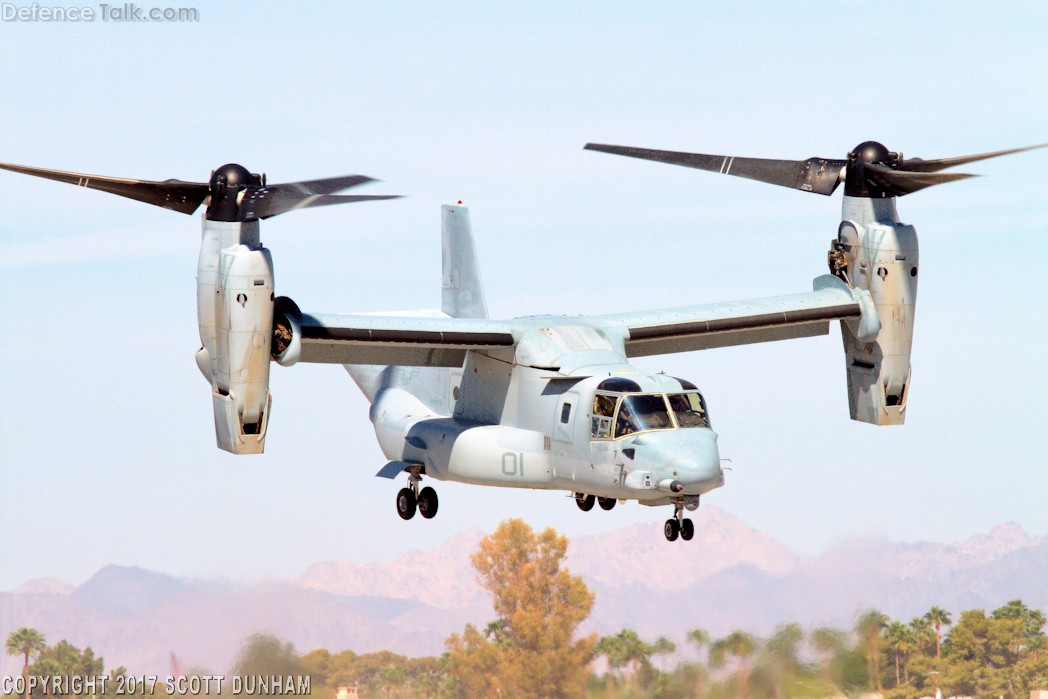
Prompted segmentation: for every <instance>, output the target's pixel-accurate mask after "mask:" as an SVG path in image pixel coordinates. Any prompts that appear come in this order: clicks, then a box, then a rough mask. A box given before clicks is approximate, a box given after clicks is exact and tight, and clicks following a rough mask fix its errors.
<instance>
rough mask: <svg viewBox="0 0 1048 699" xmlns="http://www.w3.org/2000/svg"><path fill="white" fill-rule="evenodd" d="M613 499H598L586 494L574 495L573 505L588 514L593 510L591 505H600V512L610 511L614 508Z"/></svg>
mask: <svg viewBox="0 0 1048 699" xmlns="http://www.w3.org/2000/svg"><path fill="white" fill-rule="evenodd" d="M615 502H616V500H615V498H598V497H595V496H593V495H587V494H586V493H575V504H576V505H578V506H579V509H580V510H582V511H583V512H589V511H590V510H592V509H593V503H597V504H598V505H600V509H602V510H610V509H611V508H613V507H615Z"/></svg>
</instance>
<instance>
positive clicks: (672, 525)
mask: <svg viewBox="0 0 1048 699" xmlns="http://www.w3.org/2000/svg"><path fill="white" fill-rule="evenodd" d="M662 532H663V534H665V535H666V541H676V540H677V536H678V535H679V534H680V525H679V524H677V520H675V519H667V520H666V525H665V526H664V527H663V528H662Z"/></svg>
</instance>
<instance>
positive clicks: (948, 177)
mask: <svg viewBox="0 0 1048 699" xmlns="http://www.w3.org/2000/svg"><path fill="white" fill-rule="evenodd" d="M999 155H1003V153H1001V154H999ZM863 168H864V170H865V174H866V179H867V180H868V181H872V183H873V184H874V185H876V186H877V187H878V188H879V190H881V191H884V192H887V193H889V194H890V195H891V196H895V197H901V196H903V195H906V194H911V193H912V192H916V191H917V190H919V189H924V188H925V187H933V186H935V185H937V184H945V183H946V182H954V181H956V180H963V179H967V178H969V177H976V175H968V174H965V173H963V172H908V171H906V170H893V169H892V168H890V167H888V166H887V165H880V164H876V163H866V164H865V165H863Z"/></svg>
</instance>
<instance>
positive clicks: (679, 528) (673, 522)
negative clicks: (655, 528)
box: [662, 498, 695, 541]
mask: <svg viewBox="0 0 1048 699" xmlns="http://www.w3.org/2000/svg"><path fill="white" fill-rule="evenodd" d="M684 507H685V505H684V499H683V498H680V499H675V500H674V502H673V516H672V517H670V518H669V519H667V520H666V525H665V526H664V527H663V528H662V532H663V533H664V534H665V535H666V540H667V541H676V540H677V537H678V536H679V537H680V538H681V539H683V540H684V541H691V538H692V537H693V536H695V523H694V522H692V521H691V520H690V519H688V518H687V517H685V516H684ZM689 509H694V508H689Z"/></svg>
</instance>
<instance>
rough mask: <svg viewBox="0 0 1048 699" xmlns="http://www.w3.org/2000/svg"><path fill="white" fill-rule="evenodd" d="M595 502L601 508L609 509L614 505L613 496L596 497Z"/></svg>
mask: <svg viewBox="0 0 1048 699" xmlns="http://www.w3.org/2000/svg"><path fill="white" fill-rule="evenodd" d="M597 504H598V505H600V509H602V510H610V509H611V508H613V507H615V498H597Z"/></svg>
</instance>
